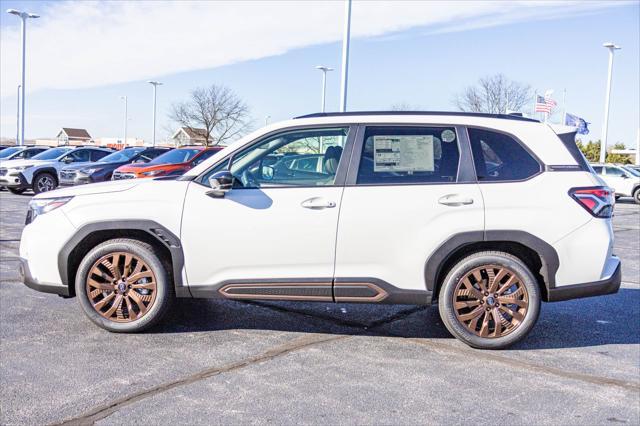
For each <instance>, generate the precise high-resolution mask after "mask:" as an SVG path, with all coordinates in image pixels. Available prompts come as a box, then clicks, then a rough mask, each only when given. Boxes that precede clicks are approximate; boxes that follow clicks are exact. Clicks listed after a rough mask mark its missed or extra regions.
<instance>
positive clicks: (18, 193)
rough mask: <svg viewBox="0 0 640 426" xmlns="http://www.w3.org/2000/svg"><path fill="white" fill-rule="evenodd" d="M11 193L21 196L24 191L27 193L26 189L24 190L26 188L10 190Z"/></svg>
mask: <svg viewBox="0 0 640 426" xmlns="http://www.w3.org/2000/svg"><path fill="white" fill-rule="evenodd" d="M9 191H10V192H11V193H12V194H16V195H20V194H22V193H24V191H26V189H24V188H9Z"/></svg>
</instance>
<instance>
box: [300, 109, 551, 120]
mask: <svg viewBox="0 0 640 426" xmlns="http://www.w3.org/2000/svg"><path fill="white" fill-rule="evenodd" d="M354 115H355V116H358V115H452V116H456V117H480V118H500V119H503V120H515V121H529V122H534V123H539V122H540V121H539V120H536V119H533V118H527V117H522V116H518V115H512V114H488V113H484V112H462V111H348V112H316V113H313V114H306V115H300V116H298V117H293V119H294V120H296V119H299V118H320V117H342V116H354Z"/></svg>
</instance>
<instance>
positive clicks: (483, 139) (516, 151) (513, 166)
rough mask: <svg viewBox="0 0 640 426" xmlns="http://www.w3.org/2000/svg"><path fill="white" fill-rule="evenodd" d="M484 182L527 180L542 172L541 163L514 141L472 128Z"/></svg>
mask: <svg viewBox="0 0 640 426" xmlns="http://www.w3.org/2000/svg"><path fill="white" fill-rule="evenodd" d="M468 131H469V140H470V141H471V151H472V152H473V161H474V163H475V166H476V174H477V177H478V181H480V182H500V181H512V180H524V179H527V178H530V177H531V176H533V175H535V174H537V173H539V172H540V164H539V163H538V162H537V161H536V159H535V158H533V156H532V155H531V154H529V153H528V152H527V150H525V149H524V148H523V147H522V146H521V145H520V144H519V143H518V141H516V140H515V139H514V138H512V137H511V136H509V135H505V134H503V133H498V132H493V131H490V130H483V129H468Z"/></svg>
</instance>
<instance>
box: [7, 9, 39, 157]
mask: <svg viewBox="0 0 640 426" xmlns="http://www.w3.org/2000/svg"><path fill="white" fill-rule="evenodd" d="M7 13H10V14H12V15H16V16H19V17H20V19H22V83H21V84H20V92H21V96H20V97H21V98H22V113H21V114H20V119H21V123H20V142H19V145H24V104H25V102H24V74H25V72H24V68H25V58H26V54H25V50H26V41H27V34H26V31H27V19H28V18H34V19H35V18H39V17H40V15H36V14H35V13H29V12H22V11H20V10H16V9H7ZM18 102H20V100H18Z"/></svg>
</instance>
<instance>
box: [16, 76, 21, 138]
mask: <svg viewBox="0 0 640 426" xmlns="http://www.w3.org/2000/svg"><path fill="white" fill-rule="evenodd" d="M21 87H22V84H18V105H17V108H16V145H18V144H19V143H20V88H21Z"/></svg>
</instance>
